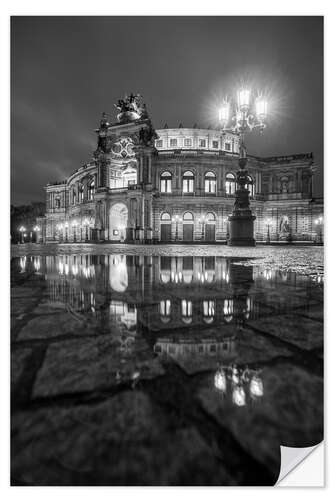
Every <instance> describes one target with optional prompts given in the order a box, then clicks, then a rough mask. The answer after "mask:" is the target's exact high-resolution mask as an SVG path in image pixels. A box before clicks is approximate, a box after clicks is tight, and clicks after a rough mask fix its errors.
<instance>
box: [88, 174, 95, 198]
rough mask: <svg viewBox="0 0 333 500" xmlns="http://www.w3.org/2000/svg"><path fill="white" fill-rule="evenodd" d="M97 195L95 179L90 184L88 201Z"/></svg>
mask: <svg viewBox="0 0 333 500" xmlns="http://www.w3.org/2000/svg"><path fill="white" fill-rule="evenodd" d="M94 194H95V179H92V180H91V181H90V182H89V183H88V200H92V199H93V198H94Z"/></svg>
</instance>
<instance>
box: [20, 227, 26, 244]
mask: <svg viewBox="0 0 333 500" xmlns="http://www.w3.org/2000/svg"><path fill="white" fill-rule="evenodd" d="M19 231H20V233H21V243H24V238H25V236H26V234H25V232H26V228H25V227H24V226H21V227H19Z"/></svg>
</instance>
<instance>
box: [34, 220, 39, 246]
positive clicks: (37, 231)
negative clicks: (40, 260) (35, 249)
mask: <svg viewBox="0 0 333 500" xmlns="http://www.w3.org/2000/svg"><path fill="white" fill-rule="evenodd" d="M33 229H34V232H35V233H36V243H38V233H39V231H40V227H39V226H38V224H37V225H36V226H35V227H34V228H33Z"/></svg>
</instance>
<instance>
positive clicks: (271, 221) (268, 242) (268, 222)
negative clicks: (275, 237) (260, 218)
mask: <svg viewBox="0 0 333 500" xmlns="http://www.w3.org/2000/svg"><path fill="white" fill-rule="evenodd" d="M265 224H266V226H267V237H266V244H267V245H269V244H270V242H271V235H270V233H269V228H270V226H272V225H273V220H272V219H266V220H265Z"/></svg>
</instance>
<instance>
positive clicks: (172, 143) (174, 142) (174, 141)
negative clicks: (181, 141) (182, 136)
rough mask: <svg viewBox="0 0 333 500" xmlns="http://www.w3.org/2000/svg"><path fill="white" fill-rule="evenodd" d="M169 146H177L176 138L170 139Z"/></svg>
mask: <svg viewBox="0 0 333 500" xmlns="http://www.w3.org/2000/svg"><path fill="white" fill-rule="evenodd" d="M170 147H171V148H176V147H177V139H170Z"/></svg>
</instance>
